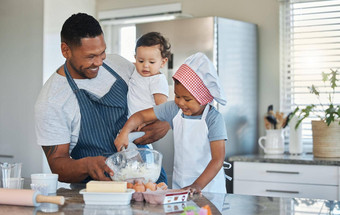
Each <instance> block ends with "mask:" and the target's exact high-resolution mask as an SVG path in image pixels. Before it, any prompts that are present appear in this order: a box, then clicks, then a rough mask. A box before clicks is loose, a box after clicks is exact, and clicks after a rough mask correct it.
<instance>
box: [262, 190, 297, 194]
mask: <svg viewBox="0 0 340 215" xmlns="http://www.w3.org/2000/svg"><path fill="white" fill-rule="evenodd" d="M266 192H270V193H291V194H299V191H290V190H266Z"/></svg>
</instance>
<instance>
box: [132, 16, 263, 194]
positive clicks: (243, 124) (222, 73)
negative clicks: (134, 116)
mask: <svg viewBox="0 0 340 215" xmlns="http://www.w3.org/2000/svg"><path fill="white" fill-rule="evenodd" d="M151 31H157V32H160V33H161V34H163V36H164V37H165V38H167V39H169V42H170V43H171V52H172V53H173V55H172V57H171V59H169V61H168V63H167V66H166V67H165V69H163V70H162V72H163V73H164V74H165V75H166V76H167V77H168V83H169V88H170V96H169V100H173V98H174V97H173V86H174V85H173V80H172V78H171V77H172V75H173V74H174V72H176V70H177V69H178V68H179V66H180V65H181V64H182V63H183V62H184V60H185V59H186V58H187V57H189V56H190V55H192V54H194V53H196V52H203V53H204V54H206V55H207V56H208V58H209V59H210V60H211V61H212V62H213V63H214V65H215V66H216V68H217V71H218V75H219V78H220V81H221V83H222V85H223V88H224V90H225V95H226V97H227V104H226V106H222V105H218V104H215V105H216V107H217V109H218V110H219V112H221V113H222V115H223V117H224V120H225V123H226V129H227V133H228V140H227V142H226V156H225V159H226V160H227V158H228V157H229V156H233V155H243V154H251V153H255V152H256V149H257V108H258V104H257V102H258V94H257V89H258V87H257V83H258V78H257V76H258V75H257V74H258V72H257V69H258V65H257V62H258V59H257V52H258V51H257V26H256V25H255V24H252V23H246V22H242V21H237V20H231V19H227V18H222V17H202V18H186V19H177V20H171V21H160V22H153V23H143V24H136V38H139V37H140V36H141V35H143V34H145V33H148V32H151ZM153 147H154V149H156V150H158V151H160V152H161V153H162V154H163V166H164V169H165V171H166V172H167V175H168V179H169V185H170V186H171V178H172V168H173V158H174V155H173V154H174V145H173V133H172V131H169V132H168V134H167V135H166V136H165V137H164V138H163V139H161V140H159V141H158V142H156V143H153ZM227 173H228V174H229V175H230V174H232V172H231V171H227ZM231 184H232V183H227V189H228V192H229V191H230V189H229V187H230V185H231Z"/></svg>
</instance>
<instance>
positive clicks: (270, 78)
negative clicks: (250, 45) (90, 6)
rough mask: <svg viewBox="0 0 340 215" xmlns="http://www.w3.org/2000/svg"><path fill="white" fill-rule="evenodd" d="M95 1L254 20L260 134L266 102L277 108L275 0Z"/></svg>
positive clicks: (99, 6) (101, 5) (102, 4)
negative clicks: (162, 6)
mask: <svg viewBox="0 0 340 215" xmlns="http://www.w3.org/2000/svg"><path fill="white" fill-rule="evenodd" d="M96 2H97V4H96V7H97V12H98V11H102V10H113V9H122V8H130V7H142V6H149V5H157V4H166V3H175V2H180V3H182V11H183V13H185V14H190V15H192V16H194V17H204V16H220V17H225V18H230V19H236V20H241V21H245V22H251V23H254V24H257V26H258V38H259V41H258V44H259V47H258V50H259V53H258V55H259V68H258V71H259V78H258V80H259V83H258V86H259V89H258V93H259V108H258V110H259V113H258V119H259V123H258V126H259V135H260V136H262V135H264V133H265V129H264V124H263V120H262V119H263V116H264V114H265V111H266V109H267V106H268V105H269V104H273V105H274V108H275V110H278V109H279V93H280V89H279V84H280V81H279V73H280V72H279V0H256V1H254V0H227V1H226V0H209V1H207V0H181V1H178V0H177V1H174V0H149V1H138V0H96ZM226 48H228V47H226ZM254 144H256V143H254Z"/></svg>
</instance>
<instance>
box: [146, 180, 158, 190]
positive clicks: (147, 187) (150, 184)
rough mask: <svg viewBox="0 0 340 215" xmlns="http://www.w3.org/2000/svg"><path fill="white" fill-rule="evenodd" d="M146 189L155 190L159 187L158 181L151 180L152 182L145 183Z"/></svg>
mask: <svg viewBox="0 0 340 215" xmlns="http://www.w3.org/2000/svg"><path fill="white" fill-rule="evenodd" d="M145 189H149V190H151V191H155V190H156V189H157V185H156V183H153V182H151V181H150V182H148V183H146V184H145Z"/></svg>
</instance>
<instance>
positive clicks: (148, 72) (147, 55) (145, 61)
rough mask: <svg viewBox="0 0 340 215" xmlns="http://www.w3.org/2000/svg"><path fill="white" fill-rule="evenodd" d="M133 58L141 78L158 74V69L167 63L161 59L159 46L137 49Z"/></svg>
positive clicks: (165, 59) (164, 59)
mask: <svg viewBox="0 0 340 215" xmlns="http://www.w3.org/2000/svg"><path fill="white" fill-rule="evenodd" d="M135 58H136V69H137V72H138V73H139V74H140V75H141V76H143V77H148V76H153V75H156V74H159V70H160V68H162V67H163V66H164V65H165V63H166V62H167V61H168V59H167V58H162V55H161V50H160V47H159V45H155V46H140V47H138V48H137V51H136V56H135Z"/></svg>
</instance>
